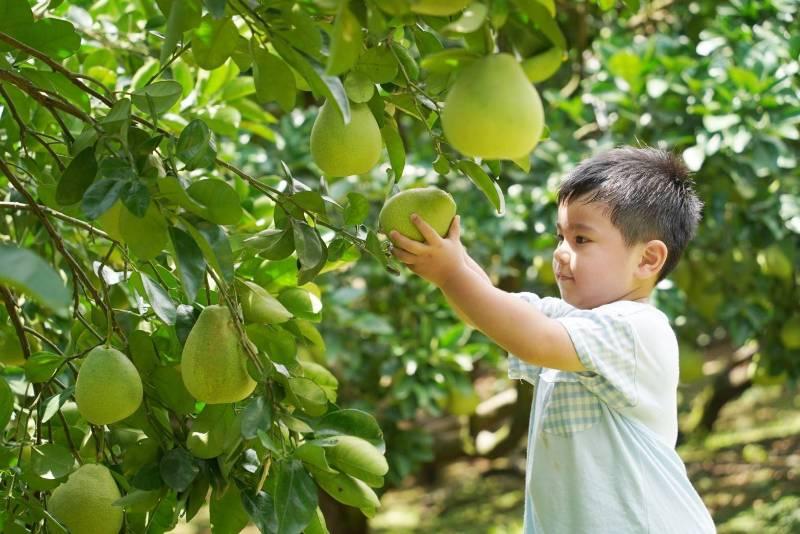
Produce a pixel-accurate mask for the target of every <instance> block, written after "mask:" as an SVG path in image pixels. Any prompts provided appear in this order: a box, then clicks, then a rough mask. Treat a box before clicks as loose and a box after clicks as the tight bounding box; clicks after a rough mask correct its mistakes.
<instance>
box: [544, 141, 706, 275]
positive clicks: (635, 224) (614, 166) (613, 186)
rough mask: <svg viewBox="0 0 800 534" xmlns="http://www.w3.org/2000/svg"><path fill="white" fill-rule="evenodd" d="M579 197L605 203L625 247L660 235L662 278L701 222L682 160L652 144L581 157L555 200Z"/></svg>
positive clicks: (658, 237)
mask: <svg viewBox="0 0 800 534" xmlns="http://www.w3.org/2000/svg"><path fill="white" fill-rule="evenodd" d="M578 199H580V200H581V201H582V202H585V203H587V204H588V203H591V202H604V203H606V204H608V208H609V211H610V219H611V223H612V224H613V225H614V226H615V227H617V228H619V230H620V232H621V233H622V237H623V239H624V240H625V244H626V246H628V247H630V246H633V245H634V244H637V243H643V242H646V241H649V240H651V239H659V240H661V241H663V242H664V244H665V245H666V246H667V250H668V253H667V260H666V262H665V263H664V266H663V267H662V269H661V272H659V274H658V282H660V281H661V280H663V279H664V278H665V277H666V276H667V275H668V274H669V273H670V272H672V270H673V269H674V268H675V266H676V265H677V264H678V260H680V258H681V255H682V254H683V250H684V249H685V248H686V245H687V244H688V243H689V241H691V239H692V238H693V237H694V235H695V231H696V230H697V225H698V224H699V222H700V218H701V211H702V208H703V203H702V202H701V201H700V199H698V198H697V194H696V193H695V191H694V181H693V180H692V177H691V175H690V173H689V170H688V169H687V168H686V165H684V163H683V161H682V160H681V159H680V158H679V157H678V156H676V155H674V154H672V153H670V152H668V151H666V150H660V149H656V148H651V147H646V148H634V147H630V146H626V147H620V148H614V149H612V150H609V151H607V152H604V153H602V154H598V155H597V156H594V157H592V158H590V159H588V160H585V161H582V162H581V163H580V164H579V165H578V166H577V167H575V168H574V169H573V170H572V171H571V172H570V173H569V174H568V175H567V177H566V178H565V179H564V181H563V182H562V183H561V185H560V186H559V189H558V204H559V205H561V204H562V203H569V202H570V201H571V200H578Z"/></svg>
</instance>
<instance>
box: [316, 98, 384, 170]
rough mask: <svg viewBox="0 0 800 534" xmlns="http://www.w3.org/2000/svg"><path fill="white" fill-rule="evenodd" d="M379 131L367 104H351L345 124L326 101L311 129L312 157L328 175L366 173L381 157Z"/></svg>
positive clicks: (333, 107)
mask: <svg viewBox="0 0 800 534" xmlns="http://www.w3.org/2000/svg"><path fill="white" fill-rule="evenodd" d="M381 147H382V141H381V131H380V128H378V123H377V122H375V117H373V116H372V112H371V111H370V110H369V107H367V105H366V104H351V105H350V122H349V123H348V124H345V123H344V121H343V120H342V116H341V115H340V114H339V111H338V110H337V109H336V107H335V106H334V105H333V104H331V103H330V102H327V101H326V102H325V104H323V105H322V107H321V108H320V110H319V115H317V119H316V120H315V121H314V126H313V127H312V128H311V157H312V158H313V159H314V162H315V163H316V164H317V166H318V167H319V168H320V169H322V172H324V173H325V174H327V175H329V176H350V175H352V174H364V173H365V172H369V171H370V170H371V169H372V168H373V167H374V166H375V165H376V164H377V163H378V160H380V157H381Z"/></svg>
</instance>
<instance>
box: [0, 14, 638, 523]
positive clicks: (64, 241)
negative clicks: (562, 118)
mask: <svg viewBox="0 0 800 534" xmlns="http://www.w3.org/2000/svg"><path fill="white" fill-rule="evenodd" d="M598 5H599V6H600V7H602V8H603V9H611V8H612V7H614V3H613V2H607V1H600V2H598ZM637 5H638V2H630V3H629V4H624V5H621V6H620V7H619V8H618V9H619V10H623V11H624V10H627V9H629V8H632V9H634V10H635V9H636V7H637ZM626 6H628V7H626ZM597 8H598V6H595V5H594V4H592V9H597ZM567 49H568V46H567V40H566V38H565V36H564V33H563V32H562V30H561V27H560V25H559V22H558V13H557V11H556V5H555V2H553V1H552V0H513V1H498V2H474V3H469V2H463V1H458V2H428V1H424V0H408V1H406V0H353V1H350V0H318V1H303V2H288V1H287V2H270V1H261V2H252V1H249V0H231V1H226V0H203V1H201V0H186V1H181V0H157V1H155V2H154V1H151V0H141V1H139V2H135V3H128V2H120V1H116V0H111V1H108V2H102V3H92V2H89V1H76V2H61V1H53V2H47V3H36V4H34V3H32V2H29V1H28V0H8V1H6V2H4V3H3V5H2V6H0V98H1V99H2V108H1V109H2V114H0V131H1V132H2V136H1V137H0V146H2V154H0V176H2V178H0V180H2V182H0V186H1V187H2V192H3V197H4V198H3V199H2V201H1V202H0V206H1V207H2V209H3V214H4V217H3V219H2V224H3V243H2V246H0V283H1V284H2V285H1V286H0V293H2V297H3V304H4V307H3V308H4V310H3V313H2V318H3V326H2V329H1V330H0V334H1V335H2V353H1V354H0V359H2V361H3V370H2V380H0V428H1V429H3V432H2V447H1V448H0V475H2V479H1V480H0V493H1V494H2V495H3V496H4V497H5V502H6V503H7V505H6V506H5V507H4V508H3V510H2V511H0V524H2V528H3V529H4V532H5V531H7V532H23V531H28V530H29V529H33V530H34V531H37V530H41V529H42V528H43V526H44V525H45V524H47V525H48V526H49V528H50V529H51V530H57V531H59V530H62V529H63V528H64V527H66V528H71V529H73V531H80V530H81V529H82V528H85V526H86V521H87V518H86V517H85V516H84V515H80V514H79V515H78V516H76V515H75V514H74V512H75V510H72V508H76V507H80V506H81V505H82V504H87V503H89V502H91V503H92V504H91V506H92V510H93V513H95V514H97V516H96V517H97V519H98V522H96V523H92V528H100V527H99V526H98V525H108V529H107V530H108V531H109V532H112V531H114V530H115V528H116V525H117V524H118V522H117V517H118V514H119V510H120V509H121V510H124V517H123V523H122V524H123V528H124V529H125V531H130V532H164V531H166V530H170V529H171V528H173V527H174V526H175V524H176V522H177V521H178V519H179V518H185V519H191V518H192V517H193V516H194V515H195V514H196V513H197V511H198V510H199V509H200V507H201V506H203V505H204V504H206V503H209V505H210V516H211V522H212V528H213V530H214V532H238V531H239V530H241V528H243V526H244V525H246V524H247V523H248V522H253V523H255V524H256V525H257V526H258V528H259V529H260V530H262V531H264V532H326V531H327V530H328V529H327V527H326V521H325V516H324V514H323V513H322V510H321V508H320V500H319V499H320V495H323V494H327V495H329V496H330V497H331V498H332V499H335V500H337V501H339V502H340V503H342V504H344V505H347V506H349V507H353V508H356V509H360V510H361V513H363V515H364V516H367V517H369V516H372V515H374V514H375V511H376V508H377V507H378V506H379V497H378V494H377V493H376V491H380V488H381V487H383V486H384V476H385V475H386V474H387V472H388V470H389V466H388V464H387V462H386V459H385V457H384V455H385V453H386V452H387V451H386V443H385V440H384V435H383V432H382V430H381V427H380V425H379V424H378V422H377V421H376V418H375V417H374V416H373V415H372V414H371V413H369V412H368V411H366V410H360V409H354V408H348V407H347V406H344V405H341V404H340V401H339V399H338V395H337V391H338V387H339V384H338V381H337V379H336V377H335V376H334V375H333V374H332V373H331V372H330V371H329V369H328V368H327V367H326V364H327V361H326V344H325V340H324V338H323V336H321V334H320V329H319V328H318V327H317V326H316V325H317V324H318V323H320V321H321V318H322V312H321V298H322V297H323V294H322V291H321V288H320V285H318V284H317V283H316V281H317V280H318V277H319V276H321V275H323V274H324V273H332V274H335V273H337V272H340V271H342V270H344V269H346V268H348V267H349V266H352V265H353V264H354V263H356V262H358V263H362V262H363V261H367V262H374V264H375V265H376V266H378V267H379V268H380V269H382V270H383V272H384V274H386V275H387V276H388V275H389V274H397V273H398V272H399V271H398V267H399V266H398V265H397V264H396V263H394V262H393V261H392V259H391V256H390V255H389V254H388V252H387V243H386V241H385V240H381V238H380V237H379V236H378V233H377V225H376V224H375V222H376V221H374V220H370V217H369V216H370V212H371V208H372V207H374V206H371V203H370V202H371V200H373V199H369V198H367V197H366V196H365V195H364V194H362V193H360V192H359V184H358V181H351V180H347V179H345V176H347V175H350V174H356V173H358V174H366V173H370V175H371V176H372V177H373V178H374V179H378V180H381V182H380V183H381V184H382V189H383V191H384V195H383V198H382V199H379V202H377V203H375V202H374V201H373V204H377V207H380V205H381V204H382V203H383V201H384V200H385V199H386V198H387V197H388V196H389V195H391V194H393V193H396V192H397V191H398V187H397V180H398V179H399V178H400V177H402V176H403V170H404V167H405V164H406V160H407V149H406V146H405V141H404V136H403V135H401V128H400V124H404V126H403V130H410V131H414V132H417V131H424V132H425V133H426V135H427V137H426V142H427V145H428V146H429V147H430V154H431V156H432V157H431V158H430V162H429V163H430V164H431V165H432V166H433V168H435V170H436V171H437V172H439V173H441V174H442V175H446V174H448V173H452V176H453V177H454V179H456V177H462V178H463V180H464V181H465V183H470V184H471V186H470V187H472V188H474V189H475V191H477V192H479V193H480V195H481V196H482V198H483V202H486V204H487V205H488V206H490V207H491V210H492V211H493V212H495V213H498V214H502V213H503V212H504V191H503V189H502V188H501V187H499V185H498V182H497V179H496V177H497V176H499V175H500V174H501V171H502V169H503V167H504V166H506V167H507V166H508V165H512V166H516V167H518V168H519V169H520V170H522V171H528V170H529V169H530V162H531V157H532V152H531V151H532V150H534V147H535V145H536V144H537V142H538V141H539V138H540V136H541V132H542V130H543V129H544V128H545V126H544V124H542V122H543V121H544V116H545V114H546V110H543V109H542V108H541V102H540V101H539V99H538V94H537V93H536V90H535V88H534V86H533V85H531V82H532V81H535V82H537V83H538V82H542V81H544V80H546V79H547V78H548V77H549V76H550V75H552V74H553V73H554V72H555V71H556V70H557V69H558V67H559V66H560V65H561V63H562V61H563V60H564V58H565V57H566V52H567ZM498 54H500V56H499V57H502V67H501V71H502V72H501V74H502V75H503V76H506V75H508V76H509V78H508V79H507V80H491V79H488V78H487V79H485V80H484V81H483V82H481V83H479V84H476V87H477V91H475V90H474V89H476V87H473V88H472V89H473V91H472V92H471V93H470V91H461V92H460V94H459V96H458V103H457V104H454V105H453V106H452V107H451V111H452V112H453V113H451V117H450V119H449V121H452V125H453V127H454V128H456V129H455V130H453V133H452V134H448V126H447V125H446V124H445V125H444V127H443V125H442V121H441V120H440V119H441V117H442V110H443V109H444V107H445V104H446V101H447V97H448V95H449V91H450V89H451V87H453V86H454V84H455V83H456V82H457V81H458V79H459V76H460V73H462V72H464V71H465V70H466V69H467V68H468V67H469V68H470V70H469V72H470V73H471V74H470V76H471V77H472V78H475V79H478V80H479V79H480V78H481V73H480V72H478V73H477V74H476V72H475V65H479V64H480V63H481V62H485V61H487V60H488V59H491V58H493V57H498ZM498 72H499V71H498ZM506 73H508V74H506ZM483 78H486V76H485V75H484V76H483ZM490 78H491V77H490ZM504 81H505V82H508V83H507V84H505V85H503V84H502V82H504ZM492 83H494V84H498V83H500V84H501V85H500V86H497V87H498V90H499V88H502V90H503V93H502V97H503V98H502V99H495V98H494V96H495V95H494V91H495V85H492ZM518 95H524V98H520V100H519V102H518V103H516V105H517V106H520V110H521V113H520V114H519V117H521V118H522V119H523V122H522V123H520V126H519V127H518V128H516V129H511V130H508V131H505V132H504V131H502V130H498V129H497V128H496V126H493V125H492V119H493V118H495V119H497V120H503V121H508V120H511V119H514V118H515V117H514V114H513V106H514V105H515V104H514V102H513V100H514V99H515V97H516V96H518ZM533 95H535V96H533ZM470 102H474V103H475V104H476V105H475V106H471V105H470ZM478 104H481V105H480V106H479V105H478ZM536 104H538V107H536ZM487 106H488V107H487ZM497 106H501V107H497ZM509 106H512V107H511V109H510V111H509ZM526 106H534V108H535V109H534V108H531V109H527V108H526ZM314 108H321V112H320V113H319V116H318V118H317V119H316V122H315V130H314V131H312V132H310V134H309V135H308V136H306V137H304V142H307V143H310V151H309V153H310V156H311V158H308V157H306V158H305V159H302V158H300V157H296V156H297V154H296V152H295V150H297V149H296V148H295V147H293V146H292V144H291V143H289V142H287V139H288V136H287V137H286V138H284V137H282V136H279V135H278V134H277V130H278V125H284V124H286V122H287V121H289V122H291V121H292V120H295V119H296V118H297V117H300V116H302V115H303V114H304V112H305V110H306V109H314ZM495 108H496V109H497V110H498V111H497V113H495V112H494V111H493V110H494V109H495ZM487 110H488V111H487ZM501 111H502V113H503V114H502V115H501ZM495 115H497V116H495ZM470 119H474V120H475V121H481V124H482V125H483V126H484V127H485V128H487V132H488V133H492V135H493V136H494V137H493V138H491V139H488V138H487V143H489V144H491V143H494V144H497V142H498V138H497V135H498V134H497V132H498V131H500V134H499V135H501V136H502V135H505V136H507V139H506V140H507V141H509V144H510V146H513V148H514V150H513V153H511V152H509V153H503V152H502V151H500V152H498V151H497V150H496V149H494V148H492V147H491V146H490V147H489V148H490V150H487V151H486V152H482V151H481V150H480V144H481V141H480V134H481V132H480V131H470V132H469V135H468V138H467V139H464V140H458V139H456V138H455V137H454V138H453V139H450V138H449V137H451V136H457V135H459V134H460V133H462V132H461V128H462V127H463V126H464V125H465V124H468V123H469V122H470ZM443 128H444V129H443ZM529 135H532V136H534V137H535V138H529V139H517V137H520V136H523V137H525V136H529ZM545 135H546V132H545ZM500 140H502V138H501V139H500ZM462 142H463V143H464V144H462ZM476 144H477V146H478V150H475V149H474V148H467V146H468V145H469V146H470V147H474V146H476ZM384 147H385V156H384V153H383V148H384ZM272 149H274V150H277V153H278V154H279V155H278V156H277V157H275V155H274V154H275V152H271V150H272ZM243 153H244V154H246V155H247V156H248V158H247V159H246V158H243V157H242V154H243ZM268 153H270V156H269V157H267V156H266V154H268ZM476 156H477V157H476ZM480 157H483V158H484V159H479V158H480ZM381 158H384V160H385V161H388V166H387V167H385V168H386V169H387V172H386V173H380V172H379V169H378V168H376V167H375V165H376V164H377V163H378V162H379V160H380V159H381ZM486 158H491V159H486ZM500 158H504V159H507V160H509V161H508V162H506V163H501V159H500ZM265 169H267V172H264V170H265ZM493 176H494V177H495V178H493ZM337 185H338V187H336V190H337V194H336V195H334V194H332V193H331V189H334V187H335V186H337ZM359 260H361V261H360V262H359ZM212 311H213V315H214V317H216V318H217V319H214V320H211V319H209V320H208V321H206V320H205V317H210V315H209V314H212ZM215 356H219V358H217V359H215V358H214V357H215ZM98 358H100V360H99V362H96V361H95V360H97V359H98ZM120 358H122V359H121V360H120ZM82 371H86V372H85V373H84V376H85V378H84V379H80V378H81V376H82V375H81V372H82ZM134 371H135V372H134ZM132 372H134V373H133V375H134V376H135V377H134V376H131V374H132ZM104 373H112V374H115V376H114V378H115V379H119V380H121V381H122V382H121V383H120V384H119V385H117V386H116V387H117V391H116V393H119V391H123V390H128V389H129V388H131V389H130V391H134V390H136V391H138V389H137V386H141V388H142V389H141V391H142V395H141V400H140V401H139V398H138V395H134V396H133V397H135V398H131V397H130V396H125V399H123V400H122V401H120V400H119V399H118V398H116V397H115V396H114V394H113V393H114V391H111V389H114V387H115V384H114V383H113V382H109V383H104V381H103V380H102V377H103V374H104ZM120 373H121V375H120ZM137 378H138V380H139V381H140V382H141V384H139V382H138V381H137ZM229 390H230V391H231V395H230V396H228V395H225V394H222V393H220V392H221V391H226V392H227V391H229ZM199 397H202V398H199ZM82 399H85V402H88V403H90V404H98V403H106V404H107V406H91V407H89V406H86V405H83V404H84V400H82ZM106 409H107V410H106ZM131 410H133V413H132V414H130V413H129V412H130V411H131ZM106 411H110V412H112V415H110V416H109V417H108V418H105V417H94V416H93V415H87V414H89V413H94V412H106ZM104 415H105V414H104ZM119 417H121V418H122V419H119ZM91 464H97V466H98V470H91V469H89V468H90V467H92V466H91ZM99 466H104V467H103V468H102V469H100V468H99ZM87 473H91V476H88V475H87ZM107 475H109V476H111V477H113V481H114V484H116V486H117V487H118V488H119V489H120V490H121V498H119V499H116V498H111V497H115V493H114V491H112V488H111V484H110V479H109V477H108V476H107ZM89 479H91V480H93V481H95V482H96V483H92V484H88V483H83V482H81V480H89ZM87 484H88V486H87ZM87 487H88V488H89V489H88V490H86V488H87ZM75 488H83V489H81V490H80V491H76V489H75ZM91 488H99V489H97V491H93V490H92V489H91ZM320 490H321V491H320ZM86 491H88V493H89V494H90V495H87V494H86ZM209 495H210V497H209ZM110 496H111V497H110ZM87 499H88V500H87ZM53 501H54V502H53ZM82 501H83V502H82ZM112 501H113V503H112V504H110V503H111V502H112ZM101 519H102V521H101Z"/></svg>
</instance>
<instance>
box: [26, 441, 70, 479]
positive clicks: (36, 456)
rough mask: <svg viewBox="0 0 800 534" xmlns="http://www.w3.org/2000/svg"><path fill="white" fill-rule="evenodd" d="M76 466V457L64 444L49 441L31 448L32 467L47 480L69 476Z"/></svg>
mask: <svg viewBox="0 0 800 534" xmlns="http://www.w3.org/2000/svg"><path fill="white" fill-rule="evenodd" d="M74 466H75V458H74V457H73V456H72V453H71V452H70V450H69V449H68V448H66V447H65V446H64V445H60V444H58V443H47V444H45V445H39V446H34V447H32V448H31V468H32V470H33V472H34V473H36V474H37V475H38V476H40V477H42V478H44V479H46V480H56V479H58V478H62V477H65V476H67V475H68V474H70V473H71V472H72V468H73V467H74Z"/></svg>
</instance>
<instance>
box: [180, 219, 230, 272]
mask: <svg viewBox="0 0 800 534" xmlns="http://www.w3.org/2000/svg"><path fill="white" fill-rule="evenodd" d="M187 220H188V221H189V222H190V223H191V225H190V226H187V227H186V230H187V231H188V232H189V234H191V236H192V237H193V238H194V240H195V242H196V243H197V245H198V246H199V247H200V250H202V251H203V255H204V256H205V258H206V261H207V262H208V264H209V265H211V267H213V268H214V270H215V271H216V272H217V274H218V275H220V276H221V277H222V278H223V279H224V280H225V281H227V282H233V251H232V250H231V245H230V242H229V241H228V234H226V233H225V229H224V228H222V227H221V226H217V225H216V224H211V223H208V222H205V221H201V220H197V219H192V218H190V217H187Z"/></svg>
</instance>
